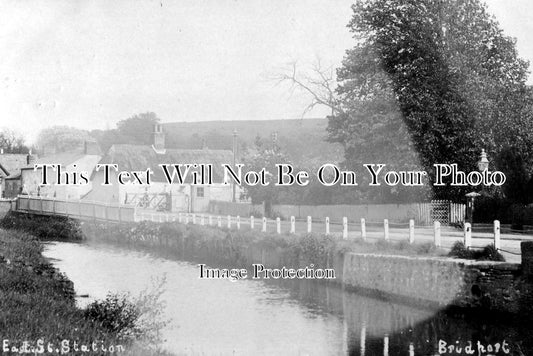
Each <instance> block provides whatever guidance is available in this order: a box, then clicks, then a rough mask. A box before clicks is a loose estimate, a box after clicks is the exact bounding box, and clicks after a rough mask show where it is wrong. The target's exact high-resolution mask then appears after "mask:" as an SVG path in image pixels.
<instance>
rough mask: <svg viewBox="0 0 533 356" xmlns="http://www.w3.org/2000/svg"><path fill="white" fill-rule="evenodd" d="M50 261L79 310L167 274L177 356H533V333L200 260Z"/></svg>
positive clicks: (81, 248)
mask: <svg viewBox="0 0 533 356" xmlns="http://www.w3.org/2000/svg"><path fill="white" fill-rule="evenodd" d="M45 256H47V257H49V258H51V259H53V262H54V265H55V266H56V267H58V268H59V269H60V270H61V271H62V272H64V273H65V274H66V275H67V276H68V278H69V279H71V280H72V281H73V282H74V285H75V288H76V292H77V293H78V294H79V295H83V294H88V295H89V298H80V299H79V300H78V302H79V303H80V305H81V306H83V305H84V304H86V303H88V302H89V301H91V300H93V299H102V298H104V297H105V296H106V294H107V293H108V292H129V293H131V294H132V295H138V294H139V293H140V292H141V291H143V290H146V289H150V288H153V285H154V279H161V278H162V277H165V284H164V293H163V294H162V296H161V298H162V299H163V301H164V302H165V309H164V317H165V318H166V319H169V320H170V323H169V324H168V325H167V327H165V329H164V330H163V334H164V338H165V342H164V345H163V346H164V348H165V349H166V350H168V351H170V352H172V353H175V354H176V355H361V356H363V355H391V356H392V355H438V354H440V353H439V343H440V346H441V349H440V350H441V351H442V350H443V349H442V347H443V346H444V343H446V345H447V346H449V345H455V346H460V347H462V353H457V352H454V353H446V354H448V355H451V354H453V355H458V354H465V355H466V354H467V353H465V350H468V349H465V347H467V346H468V345H469V342H472V345H473V346H472V347H473V349H475V350H476V352H477V351H479V347H480V346H481V347H483V348H484V349H485V350H488V348H489V346H490V347H491V348H495V347H496V346H497V345H496V344H498V345H499V352H498V353H494V354H496V355H500V354H501V355H504V354H506V353H505V352H504V351H505V350H504V348H503V347H504V346H505V345H509V346H508V348H509V350H510V352H511V353H510V354H516V355H520V353H519V352H524V353H523V354H525V355H530V354H533V353H530V351H532V350H533V347H532V341H531V336H530V335H532V334H533V333H531V330H532V329H531V327H525V326H524V325H516V323H514V324H513V321H504V320H498V319H494V318H492V317H490V316H488V317H487V316H486V317H483V318H480V317H466V316H464V315H459V316H450V315H449V314H448V313H446V314H445V313H442V312H439V313H435V312H434V311H430V310H425V309H423V308H417V307H413V306H407V305H403V304H395V303H391V302H388V301H384V300H380V299H376V298H370V297H367V296H363V295H359V294H355V293H351V292H347V291H343V290H342V289H340V288H338V287H336V286H328V285H326V284H324V283H315V282H310V281H299V282H294V281H291V282H290V283H287V282H286V283H283V284H280V283H278V284H275V283H265V282H264V281H255V280H250V279H244V280H239V281H229V280H213V279H210V280H204V279H199V278H198V274H199V272H198V271H199V270H198V266H197V264H195V263H190V262H184V261H179V260H175V259H171V258H168V257H163V256H161V255H158V254H155V253H148V252H143V251H139V250H132V249H127V248H120V247H116V246H111V245H102V244H100V245H92V244H86V243H84V244H77V243H64V242H54V243H50V244H47V245H46V248H45ZM478 341H479V342H480V343H479V344H477V342H478ZM494 351H495V350H494ZM477 354H478V353H476V355H477ZM481 354H482V355H486V354H488V353H481Z"/></svg>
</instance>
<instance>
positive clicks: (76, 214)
mask: <svg viewBox="0 0 533 356" xmlns="http://www.w3.org/2000/svg"><path fill="white" fill-rule="evenodd" d="M428 204H431V203H428ZM446 204H449V203H448V202H446ZM456 205H457V206H456V207H453V204H450V205H449V207H450V210H449V211H448V214H450V215H449V216H453V217H454V218H457V217H458V216H464V215H462V214H463V213H464V209H463V207H461V206H460V204H456ZM15 209H16V210H17V211H21V212H28V213H34V214H42V215H62V216H68V217H72V218H79V219H89V220H104V221H116V222H138V221H146V220H148V221H155V222H170V221H177V222H179V223H184V224H199V225H211V226H213V225H216V226H218V227H226V228H229V229H231V228H236V229H241V228H242V227H243V226H244V225H245V226H248V228H249V229H252V230H259V229H260V231H262V232H268V231H272V230H273V229H272V226H274V229H275V230H274V231H275V232H276V233H277V234H281V233H282V231H285V232H288V233H290V234H296V233H311V232H322V233H325V234H332V235H339V236H342V238H343V239H347V238H349V236H352V237H355V236H359V237H360V238H362V239H363V240H365V239H367V238H368V237H369V229H370V227H371V228H372V229H373V230H374V231H373V233H374V236H375V232H376V228H379V229H381V228H382V230H381V231H382V234H381V236H382V237H383V238H384V239H385V240H389V239H390V225H392V226H393V228H394V229H396V230H397V229H398V228H400V227H401V228H407V229H408V230H409V232H408V236H409V242H410V243H414V242H415V220H414V219H411V220H409V223H408V224H398V223H389V220H388V219H384V220H383V221H382V222H367V221H366V219H364V218H361V219H360V221H358V222H354V221H351V222H350V221H349V219H348V217H343V218H342V221H335V222H332V221H330V219H329V217H325V218H324V219H321V220H319V221H316V219H315V220H313V219H312V218H311V216H308V217H307V219H305V220H298V221H297V219H296V218H295V217H294V216H291V217H290V219H289V220H288V221H282V220H281V219H280V218H276V219H275V220H271V219H267V218H266V217H263V218H256V217H254V216H250V217H247V218H241V217H240V216H230V215H227V216H216V215H206V214H194V213H177V214H176V213H160V212H154V211H146V210H140V209H138V208H136V207H134V206H126V205H119V204H105V203H98V202H90V201H84V200H76V201H71V200H61V199H54V198H43V197H35V196H24V195H22V196H19V197H18V198H17V200H16V204H15ZM454 209H457V211H458V213H457V214H456V213H454V212H453V211H454ZM437 210H438V209H437ZM454 214H455V215H454ZM282 224H283V225H284V227H283V228H282ZM287 224H288V226H287ZM430 226H431V225H430ZM419 227H420V226H419ZM425 227H426V228H427V226H425ZM432 227H433V241H434V244H435V246H437V247H441V246H442V237H441V222H440V221H434V222H433V224H432ZM493 235H494V245H495V247H496V248H499V247H500V223H499V221H497V220H496V221H494V234H493ZM463 236H464V243H465V245H466V246H467V247H470V246H472V229H471V225H470V224H469V223H465V224H464V231H463Z"/></svg>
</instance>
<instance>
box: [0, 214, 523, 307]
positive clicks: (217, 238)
mask: <svg viewBox="0 0 533 356" xmlns="http://www.w3.org/2000/svg"><path fill="white" fill-rule="evenodd" d="M10 216H11V217H10V218H9V219H7V220H6V221H10V224H14V225H17V224H19V225H22V226H26V227H28V226H31V225H32V224H34V225H35V224H36V221H40V220H39V219H54V218H53V217H42V216H41V217H32V216H31V215H25V214H10ZM37 226H38V224H37ZM73 226H74V227H73V231H72V236H75V237H76V238H80V237H81V238H83V239H90V240H94V241H99V242H105V243H113V244H118V245H121V246H130V247H134V248H140V249H146V250H157V251H159V252H161V253H163V254H165V255H167V256H169V257H172V258H176V259H181V260H186V261H191V262H195V263H198V264H207V265H209V267H213V268H214V269H216V270H215V271H214V272H215V273H218V275H219V276H222V278H226V277H224V273H226V272H225V269H227V270H228V272H227V273H228V276H229V275H230V274H231V270H235V269H247V270H248V274H249V275H252V273H253V271H251V269H253V268H254V266H253V265H254V264H261V265H262V266H264V267H265V268H267V269H271V270H273V271H274V270H277V269H279V270H280V271H281V273H279V274H278V273H277V271H274V273H269V274H268V275H269V276H270V278H280V277H276V276H277V275H280V276H281V278H284V277H283V276H284V275H285V274H284V273H283V270H284V269H285V270H286V269H294V270H298V269H307V268H312V269H314V270H315V271H316V270H320V271H319V274H318V275H317V274H314V276H319V277H320V276H322V271H327V273H329V272H330V271H332V273H329V274H328V276H331V275H332V274H333V275H334V278H320V279H324V280H325V281H327V282H328V283H334V284H337V285H339V286H341V287H342V288H346V289H353V290H358V291H361V292H364V293H367V294H370V295H376V296H379V297H382V298H386V299H390V300H393V301H400V302H402V303H410V304H413V305H417V306H420V305H425V306H427V307H429V308H435V309H442V308H447V307H452V306H453V307H459V308H464V309H465V310H478V311H481V312H484V311H491V312H497V313H500V312H502V313H509V314H513V315H531V314H532V306H531V303H529V301H530V300H531V290H533V288H531V282H530V279H529V278H527V276H523V273H522V272H523V271H522V268H521V265H520V264H516V263H504V262H493V261H472V260H465V259H457V258H451V257H448V256H446V255H447V253H446V251H443V250H438V249H436V248H435V247H434V245H433V244H431V243H428V244H409V243H408V241H402V242H392V241H385V240H380V241H378V242H377V243H369V242H365V241H362V240H361V239H339V238H335V237H333V236H331V235H325V234H306V235H293V234H285V235H284V234H281V235H278V234H268V233H262V232H258V231H252V230H249V229H248V230H246V229H241V230H232V229H227V228H219V227H215V226H202V225H193V224H180V223H178V222H162V223H154V222H149V221H143V222H139V223H121V224H118V223H102V222H94V221H84V222H80V223H79V225H78V224H74V225H73ZM43 234H46V231H45V232H44V233H43ZM67 235H68V234H67ZM487 250H488V251H489V252H490V253H489V255H492V252H491V251H492V250H493V249H490V248H489V249H487ZM199 272H201V271H200V270H199ZM296 273H298V272H296ZM217 278H218V277H217Z"/></svg>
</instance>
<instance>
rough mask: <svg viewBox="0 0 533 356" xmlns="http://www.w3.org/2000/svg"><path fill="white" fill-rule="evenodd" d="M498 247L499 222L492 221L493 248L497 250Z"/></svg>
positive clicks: (499, 242)
mask: <svg viewBox="0 0 533 356" xmlns="http://www.w3.org/2000/svg"><path fill="white" fill-rule="evenodd" d="M500 247H501V241H500V220H494V248H495V249H496V250H499V249H500Z"/></svg>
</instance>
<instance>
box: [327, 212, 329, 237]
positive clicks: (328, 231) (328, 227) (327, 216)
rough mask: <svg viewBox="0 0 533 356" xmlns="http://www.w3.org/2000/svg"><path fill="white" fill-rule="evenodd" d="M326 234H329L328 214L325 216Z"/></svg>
mask: <svg viewBox="0 0 533 356" xmlns="http://www.w3.org/2000/svg"><path fill="white" fill-rule="evenodd" d="M326 235H329V216H326Z"/></svg>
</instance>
